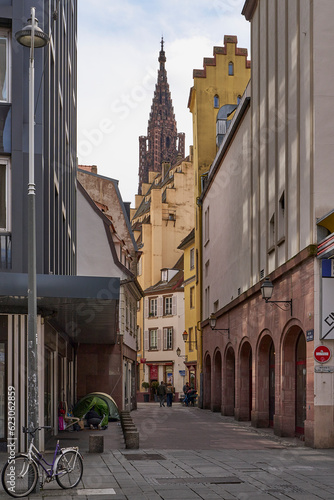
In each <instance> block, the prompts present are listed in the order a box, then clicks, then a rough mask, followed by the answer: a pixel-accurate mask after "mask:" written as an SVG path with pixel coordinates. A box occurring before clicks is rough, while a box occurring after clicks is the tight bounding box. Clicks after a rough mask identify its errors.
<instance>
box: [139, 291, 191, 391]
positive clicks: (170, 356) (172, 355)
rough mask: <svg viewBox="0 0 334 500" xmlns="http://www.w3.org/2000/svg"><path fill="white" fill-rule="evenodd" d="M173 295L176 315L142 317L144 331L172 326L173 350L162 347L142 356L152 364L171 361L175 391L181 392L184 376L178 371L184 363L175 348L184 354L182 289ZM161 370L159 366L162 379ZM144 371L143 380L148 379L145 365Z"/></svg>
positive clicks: (182, 368)
mask: <svg viewBox="0 0 334 500" xmlns="http://www.w3.org/2000/svg"><path fill="white" fill-rule="evenodd" d="M165 295H166V294H165ZM173 295H175V296H176V298H177V306H176V307H177V309H176V315H174V316H160V317H154V318H152V317H151V318H144V331H146V330H149V329H151V328H157V329H161V332H162V331H163V328H165V327H173V331H174V343H173V350H168V351H164V350H163V349H161V350H154V351H145V352H144V358H145V359H146V361H147V362H148V363H153V364H154V363H161V362H173V375H174V387H175V391H176V392H182V389H183V384H184V377H181V375H180V374H179V371H180V370H185V365H184V358H182V357H178V356H177V355H176V349H177V348H178V347H179V348H180V349H181V354H182V355H184V352H185V344H184V341H183V338H182V333H183V331H184V293H183V291H182V292H175V293H174V294H173ZM161 344H162V342H161ZM162 370H163V368H162V367H159V378H161V380H162ZM145 371H146V378H145V380H149V367H145ZM159 381H160V380H159Z"/></svg>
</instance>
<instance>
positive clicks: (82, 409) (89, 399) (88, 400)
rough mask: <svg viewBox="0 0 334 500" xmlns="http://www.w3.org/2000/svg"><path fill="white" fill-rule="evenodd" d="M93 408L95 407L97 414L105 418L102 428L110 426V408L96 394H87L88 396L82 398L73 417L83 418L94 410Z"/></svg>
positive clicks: (74, 409)
mask: <svg viewBox="0 0 334 500" xmlns="http://www.w3.org/2000/svg"><path fill="white" fill-rule="evenodd" d="M93 406H94V407H95V410H96V411H97V413H99V414H100V415H101V417H103V420H102V422H101V426H102V427H104V426H105V425H108V421H109V406H108V404H107V403H106V402H105V401H104V400H103V399H102V398H100V397H99V396H97V395H95V394H87V396H84V397H83V398H81V399H80V401H78V402H77V404H76V405H75V407H74V408H73V415H74V416H75V417H79V418H83V417H84V416H85V415H86V413H87V412H88V411H89V410H90V409H91V408H93Z"/></svg>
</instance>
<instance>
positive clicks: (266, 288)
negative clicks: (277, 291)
mask: <svg viewBox="0 0 334 500" xmlns="http://www.w3.org/2000/svg"><path fill="white" fill-rule="evenodd" d="M273 289H274V285H273V284H272V282H271V281H270V279H269V278H265V279H264V281H263V283H262V285H261V294H262V298H263V299H264V300H265V301H266V303H268V302H270V304H276V305H277V307H279V308H280V309H282V311H287V310H288V309H290V313H291V316H292V299H290V300H270V299H271V296H272V294H273ZM278 304H283V306H279V305H278Z"/></svg>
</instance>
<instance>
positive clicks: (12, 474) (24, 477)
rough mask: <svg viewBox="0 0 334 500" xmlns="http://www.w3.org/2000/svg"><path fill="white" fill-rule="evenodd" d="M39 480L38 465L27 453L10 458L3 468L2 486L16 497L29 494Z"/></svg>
mask: <svg viewBox="0 0 334 500" xmlns="http://www.w3.org/2000/svg"><path fill="white" fill-rule="evenodd" d="M37 480H38V470H37V466H36V464H35V462H32V461H31V460H29V459H28V457H27V456H26V455H17V456H16V457H15V458H12V459H9V460H8V461H7V462H6V464H5V466H4V468H3V469H2V474H1V481H2V486H3V488H4V490H5V492H6V493H8V495H10V496H12V497H14V498H21V497H25V496H28V495H29V494H30V493H31V492H32V491H33V490H34V489H35V487H36V484H37Z"/></svg>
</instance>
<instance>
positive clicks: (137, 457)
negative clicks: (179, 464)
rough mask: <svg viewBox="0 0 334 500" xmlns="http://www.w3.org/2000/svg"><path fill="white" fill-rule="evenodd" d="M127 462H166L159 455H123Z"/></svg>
mask: <svg viewBox="0 0 334 500" xmlns="http://www.w3.org/2000/svg"><path fill="white" fill-rule="evenodd" d="M123 456H124V457H125V458H126V459H127V460H166V459H165V457H163V456H162V455H159V454H158V453H123Z"/></svg>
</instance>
